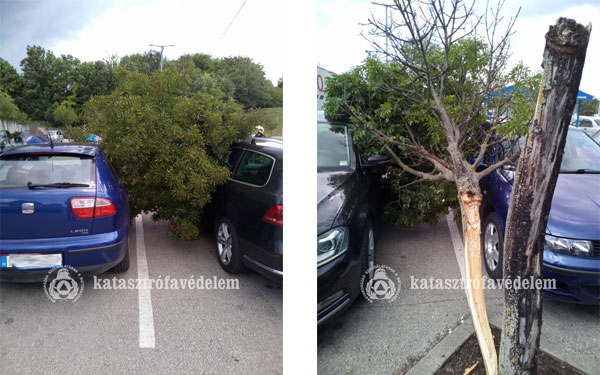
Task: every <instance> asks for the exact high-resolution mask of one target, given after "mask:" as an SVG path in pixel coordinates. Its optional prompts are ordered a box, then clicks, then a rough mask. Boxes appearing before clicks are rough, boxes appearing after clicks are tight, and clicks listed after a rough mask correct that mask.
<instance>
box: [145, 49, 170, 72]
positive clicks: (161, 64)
mask: <svg viewBox="0 0 600 375" xmlns="http://www.w3.org/2000/svg"><path fill="white" fill-rule="evenodd" d="M173 46H174V44H168V45H164V46H161V45H157V44H150V47H160V71H161V72H162V71H163V51H164V50H165V47H173Z"/></svg>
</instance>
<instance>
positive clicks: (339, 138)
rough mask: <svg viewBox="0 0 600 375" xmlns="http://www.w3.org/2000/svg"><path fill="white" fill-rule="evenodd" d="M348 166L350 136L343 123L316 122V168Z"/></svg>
mask: <svg viewBox="0 0 600 375" xmlns="http://www.w3.org/2000/svg"><path fill="white" fill-rule="evenodd" d="M348 168H350V138H349V136H348V127H347V126H345V125H331V124H318V126H317V169H332V170H338V169H340V170H341V169H348Z"/></svg>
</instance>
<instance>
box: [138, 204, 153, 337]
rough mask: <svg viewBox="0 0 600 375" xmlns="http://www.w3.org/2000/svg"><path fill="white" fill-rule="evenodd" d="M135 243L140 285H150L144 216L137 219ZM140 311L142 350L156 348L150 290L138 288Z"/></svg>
mask: <svg viewBox="0 0 600 375" xmlns="http://www.w3.org/2000/svg"><path fill="white" fill-rule="evenodd" d="M135 243H136V251H137V260H138V280H140V282H141V284H140V285H149V284H148V283H147V281H146V280H148V261H147V259H146V245H145V243H144V226H143V223H142V216H141V215H138V216H137V217H136V218H135ZM138 298H139V309H140V317H139V321H140V348H154V317H153V314H152V298H151V296H150V289H149V288H138Z"/></svg>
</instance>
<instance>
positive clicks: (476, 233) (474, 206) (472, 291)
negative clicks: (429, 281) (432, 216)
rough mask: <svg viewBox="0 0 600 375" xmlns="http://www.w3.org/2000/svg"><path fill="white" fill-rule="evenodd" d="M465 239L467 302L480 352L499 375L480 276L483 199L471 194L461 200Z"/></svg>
mask: <svg viewBox="0 0 600 375" xmlns="http://www.w3.org/2000/svg"><path fill="white" fill-rule="evenodd" d="M459 198H460V205H461V211H462V220H463V236H464V238H465V241H464V242H465V272H466V279H467V280H466V283H467V284H466V285H465V286H466V291H467V300H468V303H469V309H470V311H471V316H472V317H473V326H474V327H475V334H476V335H477V341H478V343H479V349H480V350H481V355H482V357H483V362H484V365H485V368H486V372H487V374H488V375H490V374H494V375H495V374H497V371H498V361H497V356H496V347H495V346H494V340H493V337H492V331H491V329H490V324H489V322H488V317H487V310H486V305H485V297H484V293H483V290H484V287H483V275H482V272H481V220H480V217H479V207H480V206H481V195H477V194H474V193H471V192H467V193H462V194H460V196H459Z"/></svg>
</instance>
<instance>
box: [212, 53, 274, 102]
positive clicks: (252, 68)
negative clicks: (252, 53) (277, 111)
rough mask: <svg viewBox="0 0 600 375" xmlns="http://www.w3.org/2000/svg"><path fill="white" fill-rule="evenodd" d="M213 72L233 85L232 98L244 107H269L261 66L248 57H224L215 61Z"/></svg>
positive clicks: (265, 81)
mask: <svg viewBox="0 0 600 375" xmlns="http://www.w3.org/2000/svg"><path fill="white" fill-rule="evenodd" d="M215 72H216V73H217V74H218V75H220V76H223V77H227V78H228V79H229V80H230V81H231V82H232V84H233V86H234V88H235V89H234V98H235V100H237V101H238V102H239V103H241V104H242V105H243V106H244V108H245V109H250V108H265V107H269V106H270V103H268V101H267V98H266V92H265V88H266V84H269V85H270V86H271V87H272V86H273V84H271V83H267V82H268V81H267V80H266V78H265V73H264V71H263V67H262V66H261V65H259V64H256V63H254V62H253V61H252V59H250V58H248V57H241V56H236V57H226V58H221V59H217V60H216V61H215Z"/></svg>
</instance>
